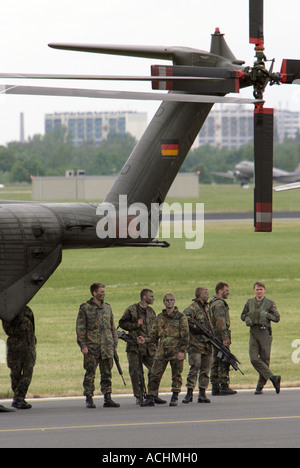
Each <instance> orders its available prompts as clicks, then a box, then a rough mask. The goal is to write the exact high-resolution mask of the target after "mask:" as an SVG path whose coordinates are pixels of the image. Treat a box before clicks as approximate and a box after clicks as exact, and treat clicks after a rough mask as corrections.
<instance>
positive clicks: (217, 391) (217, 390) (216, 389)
mask: <svg viewBox="0 0 300 468" xmlns="http://www.w3.org/2000/svg"><path fill="white" fill-rule="evenodd" d="M211 394H212V396H219V395H220V385H219V384H216V385H215V384H214V385H213V386H212V389H211Z"/></svg>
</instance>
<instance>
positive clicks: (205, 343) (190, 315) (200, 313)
mask: <svg viewBox="0 0 300 468" xmlns="http://www.w3.org/2000/svg"><path fill="white" fill-rule="evenodd" d="M183 313H184V314H185V315H186V317H187V319H188V322H189V329H190V340H189V346H188V352H189V353H191V354H192V353H201V354H210V353H211V344H210V342H209V340H208V339H207V338H206V337H205V336H204V335H202V334H200V333H199V332H198V330H197V327H196V325H195V324H193V323H191V319H195V320H197V321H198V322H200V323H201V325H203V326H204V327H206V328H207V329H208V330H210V331H212V324H211V321H210V317H209V307H208V303H207V302H205V303H204V304H202V302H201V301H197V299H193V302H192V304H191V305H189V307H187V308H186V309H185V310H184V311H183Z"/></svg>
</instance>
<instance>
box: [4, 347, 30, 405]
mask: <svg viewBox="0 0 300 468" xmlns="http://www.w3.org/2000/svg"><path fill="white" fill-rule="evenodd" d="M35 361H36V352H35V346H34V345H32V346H24V347H23V346H22V347H20V346H18V347H14V346H10V345H9V344H8V345H7V366H8V367H9V369H10V379H11V388H12V391H13V392H14V398H16V399H24V398H25V396H26V394H27V391H28V388H29V386H30V384H31V380H32V375H33V368H34V365H35Z"/></svg>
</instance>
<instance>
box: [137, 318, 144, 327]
mask: <svg viewBox="0 0 300 468" xmlns="http://www.w3.org/2000/svg"><path fill="white" fill-rule="evenodd" d="M143 323H144V322H143V319H142V318H139V319H138V321H137V324H138V327H140V326H141V325H143Z"/></svg>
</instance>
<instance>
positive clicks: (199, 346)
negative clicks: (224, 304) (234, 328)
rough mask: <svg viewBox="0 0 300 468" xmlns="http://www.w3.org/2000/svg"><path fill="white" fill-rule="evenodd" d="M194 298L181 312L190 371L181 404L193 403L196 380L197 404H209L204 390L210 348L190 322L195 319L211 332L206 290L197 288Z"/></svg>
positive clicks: (208, 370)
mask: <svg viewBox="0 0 300 468" xmlns="http://www.w3.org/2000/svg"><path fill="white" fill-rule="evenodd" d="M195 297H196V298H195V299H193V302H192V304H191V305H190V306H189V307H187V308H186V309H185V310H184V311H183V313H184V314H185V315H186V317H187V319H188V322H189V329H190V341H189V347H188V354H189V365H190V371H189V373H188V376H187V383H186V387H187V394H186V396H185V397H184V399H183V400H182V403H191V402H192V401H193V390H194V388H195V387H196V384H197V380H198V386H199V396H198V403H210V400H209V399H208V398H207V396H206V389H207V387H208V384H209V372H210V367H211V357H212V347H211V344H210V342H209V340H208V339H207V338H206V337H205V336H204V335H202V334H201V333H200V332H199V331H198V329H197V327H196V325H195V324H194V323H192V322H191V321H190V320H191V319H195V320H197V321H198V322H199V323H200V324H201V325H203V326H204V327H205V328H207V329H208V330H210V331H212V325H211V321H210V317H209V311H208V309H209V307H208V302H207V301H208V298H209V293H208V290H207V289H206V288H201V287H199V288H197V289H196V291H195ZM198 375H199V378H198Z"/></svg>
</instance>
